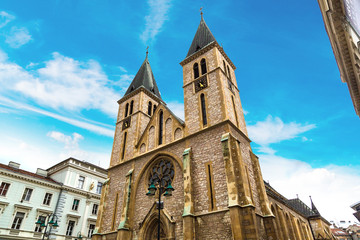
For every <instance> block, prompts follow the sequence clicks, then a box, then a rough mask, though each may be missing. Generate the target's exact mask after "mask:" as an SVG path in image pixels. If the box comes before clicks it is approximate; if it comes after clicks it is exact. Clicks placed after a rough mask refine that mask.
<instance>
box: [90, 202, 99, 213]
mask: <svg viewBox="0 0 360 240" xmlns="http://www.w3.org/2000/svg"><path fill="white" fill-rule="evenodd" d="M94 209H95V213H94ZM98 211H99V204H97V203H94V204H93V207H92V210H91V214H92V215H97V214H98Z"/></svg>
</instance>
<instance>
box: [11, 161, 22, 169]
mask: <svg viewBox="0 0 360 240" xmlns="http://www.w3.org/2000/svg"><path fill="white" fill-rule="evenodd" d="M8 166H9V167H12V168H16V169H19V168H20V163H16V162H13V161H10V162H9V165H8Z"/></svg>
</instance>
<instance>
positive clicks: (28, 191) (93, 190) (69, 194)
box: [0, 158, 107, 240]
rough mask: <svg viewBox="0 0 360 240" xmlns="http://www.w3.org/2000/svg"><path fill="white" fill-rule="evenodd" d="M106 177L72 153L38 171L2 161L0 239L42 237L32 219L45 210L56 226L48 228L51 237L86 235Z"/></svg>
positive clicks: (0, 175)
mask: <svg viewBox="0 0 360 240" xmlns="http://www.w3.org/2000/svg"><path fill="white" fill-rule="evenodd" d="M106 178H107V170H105V169H103V168H100V167H98V166H96V165H93V164H91V163H87V162H83V161H79V160H77V159H74V158H69V159H66V160H64V161H62V162H60V163H58V164H56V165H55V166H53V167H51V168H49V169H47V170H42V169H38V170H37V172H36V173H31V172H28V171H25V170H22V169H20V165H19V164H17V163H14V162H10V163H9V165H4V164H0V239H42V237H43V233H44V231H45V228H44V227H42V228H40V227H39V226H37V225H36V224H35V222H36V221H38V220H39V219H40V220H44V218H45V217H46V216H48V215H49V214H55V215H56V217H55V219H54V220H55V221H57V224H58V225H59V227H58V228H57V229H54V228H51V229H50V228H49V227H48V228H47V232H49V231H51V233H50V236H49V239H59V240H64V239H66V240H68V239H76V238H78V237H79V236H80V234H81V236H82V239H90V237H91V234H92V231H93V229H94V228H95V222H96V217H97V211H98V206H99V203H100V193H101V188H102V184H103V182H104V181H105V180H106ZM49 220H51V218H49V217H47V218H46V221H49ZM46 237H47V236H46Z"/></svg>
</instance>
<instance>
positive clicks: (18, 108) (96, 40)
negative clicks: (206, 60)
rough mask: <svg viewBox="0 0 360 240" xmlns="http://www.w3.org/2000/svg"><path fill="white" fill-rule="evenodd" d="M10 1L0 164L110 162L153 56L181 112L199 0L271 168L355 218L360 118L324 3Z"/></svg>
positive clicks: (2, 68)
mask: <svg viewBox="0 0 360 240" xmlns="http://www.w3.org/2000/svg"><path fill="white" fill-rule="evenodd" d="M1 3H2V4H1V6H0V7H1V8H0V84H1V88H0V119H1V121H0V129H1V135H0V161H1V162H2V163H5V164H7V163H8V162H9V161H16V162H19V163H21V165H22V168H24V169H27V170H30V171H35V170H36V168H37V167H42V168H48V167H50V166H51V165H53V164H55V163H56V162H58V161H60V160H63V159H65V158H67V157H70V156H73V157H76V158H79V159H82V160H86V161H89V162H92V163H95V164H100V165H101V166H102V167H105V168H106V167H107V166H108V164H109V159H110V153H111V148H112V141H113V139H112V137H113V131H114V124H115V117H116V113H117V103H116V101H117V100H118V99H120V98H121V96H122V95H123V94H124V92H125V91H126V89H127V87H128V85H129V84H130V82H131V80H132V79H133V77H134V75H135V74H136V72H137V70H138V68H139V67H140V65H141V63H142V62H143V60H144V58H145V51H146V46H149V47H150V48H149V52H150V53H149V60H150V64H151V66H152V70H153V72H154V75H155V79H156V81H157V84H158V87H159V89H160V91H161V94H162V98H163V99H164V100H165V101H166V102H167V103H168V105H169V107H170V108H171V109H172V110H173V111H174V112H175V113H176V114H178V115H179V116H180V117H182V118H183V106H182V103H183V92H182V91H183V90H182V69H181V66H180V65H179V63H180V62H181V61H182V60H183V59H184V58H185V56H186V53H187V51H188V48H189V47H190V44H191V41H192V38H193V36H194V34H195V32H196V29H197V26H198V24H199V21H200V14H199V8H200V7H201V6H203V7H204V17H205V21H206V23H207V25H208V26H209V28H210V29H211V31H212V33H213V34H214V36H215V38H216V39H217V41H218V42H219V43H220V44H222V46H223V47H224V49H225V51H226V53H227V54H228V56H229V57H230V58H231V59H232V61H233V62H234V64H235V65H236V67H237V70H236V76H237V81H238V85H239V89H240V97H241V100H242V104H243V107H244V109H245V111H246V116H245V119H246V122H247V126H248V130H249V136H250V138H251V139H252V140H253V143H252V147H253V150H254V152H255V153H256V154H257V155H258V156H259V157H260V163H261V167H262V170H263V177H264V179H265V180H266V181H269V182H270V184H271V185H272V186H274V187H275V188H276V189H278V190H279V191H280V192H281V193H283V194H284V195H285V196H286V197H288V198H294V197H296V194H298V195H299V197H300V198H301V199H302V200H303V201H304V202H306V203H308V204H309V200H308V196H309V195H312V197H313V200H314V201H315V203H316V204H317V205H318V208H319V210H320V212H321V213H322V214H323V215H324V216H325V217H326V218H328V219H329V220H336V221H339V220H343V219H344V220H355V218H354V217H353V216H352V214H351V213H352V210H351V209H350V208H349V205H351V204H352V203H355V202H357V201H359V200H360V170H359V169H360V168H359V158H360V148H359V142H360V141H359V138H360V124H359V123H360V122H359V117H358V116H356V114H355V111H354V109H353V105H352V102H351V99H350V96H349V92H348V88H347V85H346V84H345V83H342V82H341V80H340V74H339V71H338V68H337V65H336V61H335V59H334V55H333V52H332V49H331V46H330V43H329V39H328V36H327V34H326V31H325V28H324V24H323V21H322V17H321V13H320V10H319V6H318V4H317V2H316V1H312V0H304V1H285V0H279V1H276V3H274V2H269V1H263V0H261V1H255V2H254V1H228V0H224V1H221V3H219V2H218V1H206V2H205V1H196V2H194V1H188V0H183V1H176V0H169V1H165V0H158V1H156V0H147V1H104V0H102V1H100V0H98V1H96V0H92V1H85V0H78V1H70V0H67V1H65V0H64V1H40V0H33V1H25V0H23V1H21V0H15V1H14V0H3V1H2V2H1Z"/></svg>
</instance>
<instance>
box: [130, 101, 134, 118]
mask: <svg viewBox="0 0 360 240" xmlns="http://www.w3.org/2000/svg"><path fill="white" fill-rule="evenodd" d="M133 109H134V100H132V101H131V103H130V113H129V115H131V114H132V113H133Z"/></svg>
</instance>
